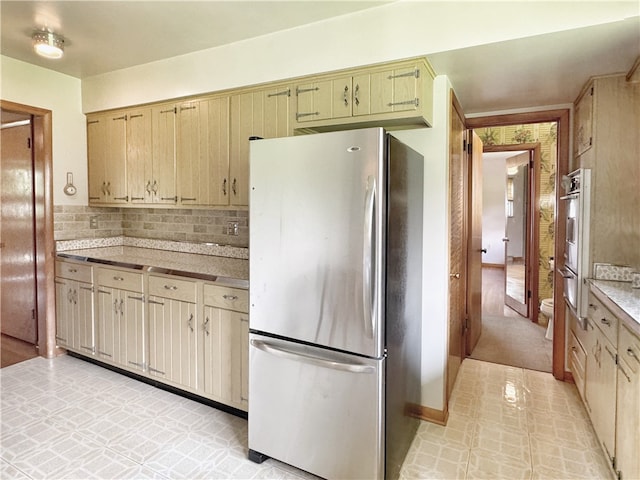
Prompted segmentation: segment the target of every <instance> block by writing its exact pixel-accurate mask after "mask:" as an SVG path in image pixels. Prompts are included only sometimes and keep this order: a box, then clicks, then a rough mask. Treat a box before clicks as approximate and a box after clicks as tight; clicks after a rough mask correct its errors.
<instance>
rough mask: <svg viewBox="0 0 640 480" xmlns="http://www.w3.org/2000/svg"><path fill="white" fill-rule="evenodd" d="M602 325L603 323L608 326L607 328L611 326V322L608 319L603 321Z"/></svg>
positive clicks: (601, 321)
mask: <svg viewBox="0 0 640 480" xmlns="http://www.w3.org/2000/svg"><path fill="white" fill-rule="evenodd" d="M600 323H602V324H604V325H606V326H607V327H610V326H611V320H608V319H606V318H603V319H601V320H600Z"/></svg>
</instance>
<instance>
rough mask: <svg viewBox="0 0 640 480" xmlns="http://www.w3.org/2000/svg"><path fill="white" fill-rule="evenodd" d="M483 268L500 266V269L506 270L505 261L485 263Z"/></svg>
mask: <svg viewBox="0 0 640 480" xmlns="http://www.w3.org/2000/svg"><path fill="white" fill-rule="evenodd" d="M482 268H499V269H500V270H504V264H503V263H483V264H482Z"/></svg>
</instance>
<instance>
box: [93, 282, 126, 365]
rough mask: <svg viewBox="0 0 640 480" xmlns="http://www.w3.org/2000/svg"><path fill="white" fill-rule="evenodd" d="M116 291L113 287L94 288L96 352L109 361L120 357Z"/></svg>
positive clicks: (115, 360) (118, 302) (118, 301)
mask: <svg viewBox="0 0 640 480" xmlns="http://www.w3.org/2000/svg"><path fill="white" fill-rule="evenodd" d="M117 292H118V290H117V289H114V288H106V287H98V288H97V289H96V302H97V306H96V330H97V332H96V334H97V335H96V336H97V342H96V343H97V348H96V354H97V356H98V357H99V358H102V359H104V360H108V361H111V362H117V361H118V359H119V358H120V343H119V338H120V315H119V309H118V307H119V305H120V299H119V298H118V294H117Z"/></svg>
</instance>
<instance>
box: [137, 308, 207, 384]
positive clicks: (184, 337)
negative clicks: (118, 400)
mask: <svg viewBox="0 0 640 480" xmlns="http://www.w3.org/2000/svg"><path fill="white" fill-rule="evenodd" d="M149 304H150V307H149V373H150V374H152V375H155V376H158V377H161V378H164V379H167V380H170V381H172V382H175V383H177V384H179V385H183V386H186V387H190V388H194V389H195V388H197V358H198V356H197V341H196V328H197V317H196V308H195V304H193V303H189V302H182V301H180V300H173V299H169V298H163V297H154V296H152V297H150V298H149Z"/></svg>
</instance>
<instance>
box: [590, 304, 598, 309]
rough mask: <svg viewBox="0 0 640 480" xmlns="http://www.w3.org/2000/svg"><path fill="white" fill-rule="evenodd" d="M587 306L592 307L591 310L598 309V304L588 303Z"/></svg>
mask: <svg viewBox="0 0 640 480" xmlns="http://www.w3.org/2000/svg"><path fill="white" fill-rule="evenodd" d="M589 308H592V309H593V310H597V309H598V306H597V305H594V304H593V303H590V304H589Z"/></svg>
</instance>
